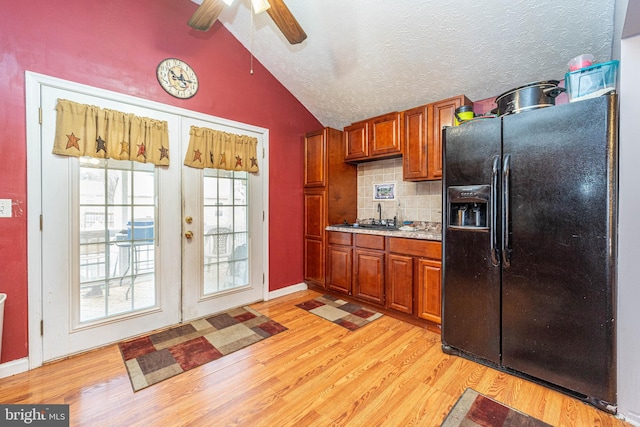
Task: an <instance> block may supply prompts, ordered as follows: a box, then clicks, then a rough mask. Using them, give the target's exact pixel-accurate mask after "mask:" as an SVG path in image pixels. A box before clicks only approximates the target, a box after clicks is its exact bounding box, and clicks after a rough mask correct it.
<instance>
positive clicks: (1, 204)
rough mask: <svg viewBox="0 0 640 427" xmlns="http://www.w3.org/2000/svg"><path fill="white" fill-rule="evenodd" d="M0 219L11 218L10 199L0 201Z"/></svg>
mask: <svg viewBox="0 0 640 427" xmlns="http://www.w3.org/2000/svg"><path fill="white" fill-rule="evenodd" d="M0 218H11V199H0Z"/></svg>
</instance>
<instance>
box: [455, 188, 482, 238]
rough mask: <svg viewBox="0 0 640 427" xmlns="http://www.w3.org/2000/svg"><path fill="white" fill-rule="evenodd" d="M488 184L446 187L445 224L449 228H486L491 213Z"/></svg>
mask: <svg viewBox="0 0 640 427" xmlns="http://www.w3.org/2000/svg"><path fill="white" fill-rule="evenodd" d="M490 199H491V186H490V185H464V186H455V187H454V186H452V187H449V188H447V201H448V202H447V208H448V209H447V215H448V223H447V226H448V227H451V228H466V229H479V230H482V229H485V230H486V229H488V228H489V216H490V215H491V212H490V207H489V201H490Z"/></svg>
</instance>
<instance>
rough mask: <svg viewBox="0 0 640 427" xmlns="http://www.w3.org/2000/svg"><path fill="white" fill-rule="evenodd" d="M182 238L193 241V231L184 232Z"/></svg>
mask: <svg viewBox="0 0 640 427" xmlns="http://www.w3.org/2000/svg"><path fill="white" fill-rule="evenodd" d="M184 237H186V238H187V239H189V240H191V239H193V231H191V230H187V231H185V232H184Z"/></svg>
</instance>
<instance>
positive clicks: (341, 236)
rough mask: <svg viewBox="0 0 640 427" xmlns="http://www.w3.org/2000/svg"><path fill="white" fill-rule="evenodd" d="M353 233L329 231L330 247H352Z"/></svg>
mask: <svg viewBox="0 0 640 427" xmlns="http://www.w3.org/2000/svg"><path fill="white" fill-rule="evenodd" d="M352 236H353V234H351V233H340V232H339V231H329V237H328V242H329V244H330V245H345V246H351V242H352Z"/></svg>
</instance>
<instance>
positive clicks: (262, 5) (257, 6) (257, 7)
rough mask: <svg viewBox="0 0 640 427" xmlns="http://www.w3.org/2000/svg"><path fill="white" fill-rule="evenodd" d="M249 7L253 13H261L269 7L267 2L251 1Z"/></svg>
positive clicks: (260, 0)
mask: <svg viewBox="0 0 640 427" xmlns="http://www.w3.org/2000/svg"><path fill="white" fill-rule="evenodd" d="M251 5H252V6H253V12H254V13H262V12H264V11H265V10H267V9H269V8H270V7H271V5H270V4H269V2H268V1H267V0H251Z"/></svg>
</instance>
